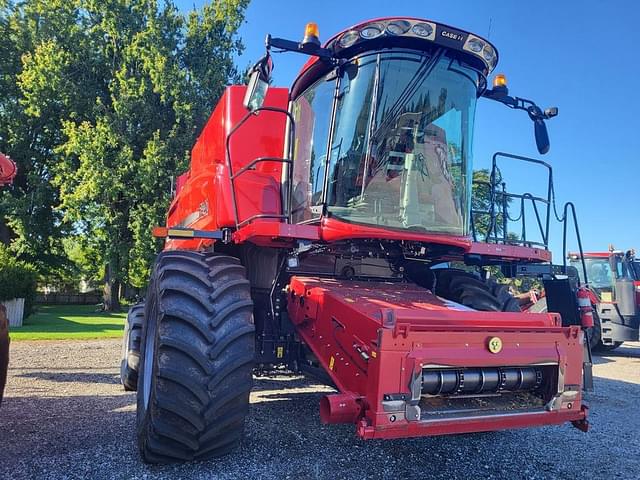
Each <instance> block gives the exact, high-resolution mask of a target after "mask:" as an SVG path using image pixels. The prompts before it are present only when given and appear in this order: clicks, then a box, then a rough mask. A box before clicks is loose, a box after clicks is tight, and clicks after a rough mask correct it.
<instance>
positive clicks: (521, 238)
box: [471, 152, 587, 278]
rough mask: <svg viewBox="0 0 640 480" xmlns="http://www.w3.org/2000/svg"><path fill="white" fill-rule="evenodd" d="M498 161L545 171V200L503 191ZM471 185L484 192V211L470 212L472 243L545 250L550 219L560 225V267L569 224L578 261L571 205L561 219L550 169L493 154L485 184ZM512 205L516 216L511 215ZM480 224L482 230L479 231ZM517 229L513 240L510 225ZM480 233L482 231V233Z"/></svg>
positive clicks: (518, 157) (520, 158) (535, 161)
mask: <svg viewBox="0 0 640 480" xmlns="http://www.w3.org/2000/svg"><path fill="white" fill-rule="evenodd" d="M499 159H509V160H515V161H521V162H525V163H529V164H534V165H539V166H541V167H543V168H545V170H546V171H547V186H546V193H547V194H546V197H541V196H537V195H533V194H531V193H528V192H525V193H513V192H509V191H507V187H506V182H505V181H504V179H503V178H502V173H501V171H500V168H499ZM474 184H475V185H477V186H480V187H484V188H487V189H488V193H489V201H488V208H487V209H486V210H483V209H472V210H471V232H472V235H473V239H474V241H482V242H487V243H501V244H505V245H522V246H527V247H541V248H544V249H548V248H549V228H550V223H551V218H552V216H553V217H554V218H555V220H556V221H557V222H559V223H560V224H562V258H563V266H566V262H567V237H568V227H569V223H570V221H571V223H572V225H573V230H574V233H575V236H576V240H577V243H578V249H579V252H580V255H581V257H582V253H583V250H582V239H581V237H580V229H579V227H578V220H577V217H576V209H575V205H574V204H573V203H572V202H567V203H565V204H564V206H563V209H562V215H560V214H559V213H558V209H557V207H556V198H555V190H554V184H553V169H552V167H551V165H549V164H548V163H546V162H544V161H542V160H538V159H535V158H529V157H524V156H521V155H513V154H510V153H504V152H497V153H495V154H494V155H493V157H492V161H491V172H490V176H489V181H483V180H479V181H474ZM514 204H515V212H516V213H517V214H516V215H513V214H512V213H513V210H514V208H513V207H514ZM528 209H529V211H531V210H532V211H533V215H534V218H535V223H534V225H535V227H534V230H535V232H534V233H535V238H531V235H530V233H531V232H530V231H529V230H528V225H529V224H530V222H528V219H527V210H528ZM483 223H484V228H480V227H481V226H482V224H483ZM513 224H515V225H519V230H520V232H519V234H517V235H515V236H513V235H511V233H510V232H509V226H510V225H513ZM481 230H485V231H484V232H482V231H481ZM582 268H583V271H584V278H587V273H586V267H585V265H584V262H583V265H582Z"/></svg>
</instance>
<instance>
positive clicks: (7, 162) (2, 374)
mask: <svg viewBox="0 0 640 480" xmlns="http://www.w3.org/2000/svg"><path fill="white" fill-rule="evenodd" d="M17 171H18V169H17V167H16V164H15V163H14V162H13V160H11V159H10V158H9V157H7V156H6V155H4V154H2V153H0V186H5V185H11V182H13V179H14V178H15V176H16V173H17ZM8 368H9V319H8V318H7V310H6V308H5V307H4V305H2V304H0V404H1V403H2V396H3V393H4V386H5V384H6V381H7V369H8Z"/></svg>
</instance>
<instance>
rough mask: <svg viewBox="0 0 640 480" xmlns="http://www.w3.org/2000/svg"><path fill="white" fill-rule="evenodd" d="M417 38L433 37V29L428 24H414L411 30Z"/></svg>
mask: <svg viewBox="0 0 640 480" xmlns="http://www.w3.org/2000/svg"><path fill="white" fill-rule="evenodd" d="M411 31H412V32H413V33H415V34H416V35H418V36H419V37H423V38H427V37H430V36H432V35H433V27H432V26H431V25H429V24H428V23H416V24H415V25H414V26H413V28H412V29H411Z"/></svg>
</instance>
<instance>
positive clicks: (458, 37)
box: [440, 30, 464, 42]
mask: <svg viewBox="0 0 640 480" xmlns="http://www.w3.org/2000/svg"><path fill="white" fill-rule="evenodd" d="M440 35H442V36H443V37H447V38H450V39H451V40H457V41H458V42H461V41H462V39H463V38H464V37H463V36H462V35H460V34H459V33H453V32H447V31H446V30H443V31H442V32H440Z"/></svg>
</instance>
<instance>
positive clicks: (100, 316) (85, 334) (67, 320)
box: [9, 305, 127, 341]
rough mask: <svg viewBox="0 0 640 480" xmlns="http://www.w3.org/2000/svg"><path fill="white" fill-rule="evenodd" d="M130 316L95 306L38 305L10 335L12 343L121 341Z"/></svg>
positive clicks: (12, 328)
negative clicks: (112, 339)
mask: <svg viewBox="0 0 640 480" xmlns="http://www.w3.org/2000/svg"><path fill="white" fill-rule="evenodd" d="M126 316H127V314H126V312H122V313H107V312H100V311H98V307H96V306H95V305H38V306H37V307H36V311H35V313H33V314H31V315H30V316H29V317H28V318H26V319H25V320H24V322H23V325H22V327H11V328H10V332H9V334H10V335H11V340H12V341H20V340H82V339H87V338H118V337H121V336H122V330H123V327H124V320H125V318H126Z"/></svg>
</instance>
